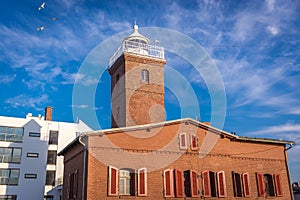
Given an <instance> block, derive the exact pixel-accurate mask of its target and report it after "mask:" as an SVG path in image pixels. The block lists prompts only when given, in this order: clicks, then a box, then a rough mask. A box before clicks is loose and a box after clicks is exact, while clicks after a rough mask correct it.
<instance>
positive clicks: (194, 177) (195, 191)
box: [190, 170, 199, 197]
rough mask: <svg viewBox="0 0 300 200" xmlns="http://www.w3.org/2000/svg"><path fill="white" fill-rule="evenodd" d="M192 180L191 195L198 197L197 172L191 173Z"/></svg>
mask: <svg viewBox="0 0 300 200" xmlns="http://www.w3.org/2000/svg"><path fill="white" fill-rule="evenodd" d="M190 180H191V184H190V185H191V195H192V197H198V196H199V194H198V175H197V172H196V171H193V170H191V171H190Z"/></svg>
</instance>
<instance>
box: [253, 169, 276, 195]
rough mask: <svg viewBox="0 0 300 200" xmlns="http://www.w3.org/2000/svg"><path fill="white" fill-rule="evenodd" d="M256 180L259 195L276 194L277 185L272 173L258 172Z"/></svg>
mask: <svg viewBox="0 0 300 200" xmlns="http://www.w3.org/2000/svg"><path fill="white" fill-rule="evenodd" d="M256 182H257V188H258V196H275V187H274V182H273V177H272V175H271V174H260V173H256ZM275 184H276V183H275Z"/></svg>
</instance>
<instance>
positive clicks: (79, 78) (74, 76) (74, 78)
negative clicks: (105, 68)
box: [61, 73, 99, 86]
mask: <svg viewBox="0 0 300 200" xmlns="http://www.w3.org/2000/svg"><path fill="white" fill-rule="evenodd" d="M62 76H63V78H64V79H65V80H64V81H62V82H61V84H75V83H76V84H78V83H79V84H82V85H84V86H91V85H95V84H98V83H99V80H98V79H97V78H95V77H92V76H89V75H85V74H80V73H70V74H69V73H62Z"/></svg>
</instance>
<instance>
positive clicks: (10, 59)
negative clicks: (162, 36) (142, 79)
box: [0, 0, 300, 181]
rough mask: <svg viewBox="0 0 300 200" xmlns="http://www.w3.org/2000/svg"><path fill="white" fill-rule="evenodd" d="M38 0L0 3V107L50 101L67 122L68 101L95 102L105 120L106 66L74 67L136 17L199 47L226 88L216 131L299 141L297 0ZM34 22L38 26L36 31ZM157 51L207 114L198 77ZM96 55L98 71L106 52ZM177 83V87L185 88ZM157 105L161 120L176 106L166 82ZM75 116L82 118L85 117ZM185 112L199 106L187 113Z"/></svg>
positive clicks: (206, 94)
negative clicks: (76, 92) (78, 89)
mask: <svg viewBox="0 0 300 200" xmlns="http://www.w3.org/2000/svg"><path fill="white" fill-rule="evenodd" d="M41 3H42V1H37V0H28V1H21V0H11V1H1V2H0V4H1V6H0V13H1V14H0V38H1V42H0V50H1V54H0V69H1V71H0V90H1V96H0V106H1V108H2V109H1V110H0V115H2V116H14V117H24V116H25V115H26V114H27V113H28V112H31V113H33V114H34V115H37V114H43V110H44V108H45V107H46V106H47V105H50V106H52V107H53V108H54V113H53V118H54V120H57V121H74V120H76V119H73V110H74V109H76V110H82V112H85V111H86V110H94V112H95V113H96V115H97V117H98V118H97V119H98V120H99V123H100V124H101V127H102V128H109V126H110V99H109V98H110V86H109V84H110V77H109V75H108V73H107V71H105V70H104V71H103V73H102V74H101V77H97V76H94V77H93V76H90V75H89V74H85V73H78V71H79V69H80V68H81V67H82V63H84V61H86V58H87V57H88V56H89V55H91V52H93V50H95V49H96V47H99V45H100V46H101V45H102V44H103V43H104V42H105V41H107V40H109V39H110V38H112V37H113V36H115V35H116V34H120V33H124V31H127V32H125V33H124V34H125V35H126V34H127V33H128V34H130V33H131V31H132V30H131V29H132V26H133V24H134V21H135V20H136V21H137V24H138V25H139V27H140V28H141V29H140V32H141V33H143V34H144V35H146V36H149V37H151V35H147V32H143V28H146V27H158V28H164V29H168V30H172V31H176V32H179V33H181V34H184V35H186V36H187V37H190V38H191V39H193V40H194V41H195V42H197V43H198V44H199V45H201V46H202V47H203V49H204V50H205V51H206V52H207V53H208V55H209V56H210V58H211V60H212V61H213V63H214V64H215V65H216V67H217V69H218V71H219V74H220V76H221V78H222V83H221V84H222V85H223V86H224V88H225V93H226V117H225V123H224V127H223V129H224V130H226V131H228V132H236V133H237V134H238V135H243V136H251V137H263V138H275V139H285V140H295V141H296V142H300V101H299V97H300V90H299V88H300V81H299V80H300V64H299V63H300V51H299V49H300V48H299V47H300V28H299V27H300V11H299V10H300V2H299V1H293V0H287V1H275V0H266V1H234V0H232V1H209V0H203V1H193V0H188V1H179V0H178V1H169V0H164V1H156V0H154V1H143V0H141V1H133V0H132V1H124V0H119V1H108V0H107V1H96V0H85V1H83V0H81V1H80V0H73V1H69V0H59V1H58V0H57V1H56V0H51V1H46V6H45V9H42V10H41V11H38V7H39V5H41ZM53 17H55V18H57V19H56V20H51V18H53ZM41 26H45V29H44V30H42V31H37V28H38V27H41ZM146 30H147V29H144V31H146ZM121 35H122V34H121ZM160 45H161V46H164V44H163V43H160ZM165 45H167V44H165ZM112 46H113V45H112ZM113 53H114V50H113V48H110V49H108V50H107V55H112V54H113ZM101 58H104V57H101V55H99V59H100V60H101ZM166 58H167V65H168V66H170V67H171V68H172V69H174V70H176V71H177V72H179V73H180V74H181V75H183V76H184V77H185V79H186V80H188V82H189V84H190V86H191V87H192V89H193V90H194V91H195V93H196V98H197V101H198V104H197V105H194V106H195V107H199V108H200V119H201V121H210V118H211V95H212V94H211V93H210V91H209V89H208V86H207V85H206V82H205V77H203V76H201V74H199V73H198V71H197V70H196V69H195V67H194V66H192V65H191V64H190V63H188V62H187V61H186V60H185V59H183V58H182V57H181V56H180V55H175V54H173V53H172V52H166ZM101 63H104V64H103V65H101V66H100V65H99V70H100V68H102V69H104V68H105V67H106V66H107V65H108V60H102V61H101ZM93 70H96V69H95V68H94V69H93ZM98 75H99V74H98ZM76 77H77V79H78V80H79V79H80V81H81V82H83V83H84V85H85V86H94V87H95V88H96V93H95V96H93V97H91V98H94V99H93V101H94V104H93V105H91V104H89V103H87V104H84V103H82V104H74V101H72V98H73V86H74V82H75V78H76ZM165 77H166V80H168V79H170V78H169V76H168V74H166V75H165ZM206 78H207V77H206ZM180 89H182V90H181V91H178V92H179V93H181V94H182V96H184V95H185V94H186V93H185V92H186V91H185V88H184V87H182V88H179V89H178V90H180ZM187 95H188V94H187ZM82 96H83V97H84V96H85V94H82ZM166 111H167V116H168V119H176V118H180V117H181V115H182V113H181V112H182V111H181V112H180V108H179V104H178V99H177V96H176V94H174V93H173V92H172V91H171V90H169V89H168V88H166ZM79 113H80V112H79ZM78 117H79V118H80V119H82V120H83V121H86V122H87V123H88V124H89V119H88V117H86V116H84V115H83V116H78ZM189 117H191V118H194V119H197V118H198V117H199V114H197V113H195V112H190V116H189ZM89 125H90V126H91V127H94V128H95V127H96V126H95V125H94V124H89ZM96 128H97V127H96ZM299 153H300V146H299V145H295V146H294V147H293V149H291V150H289V159H290V170H291V175H292V180H293V181H296V180H297V181H299V180H300V173H299V171H300V159H299Z"/></svg>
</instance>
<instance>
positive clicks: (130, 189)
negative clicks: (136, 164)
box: [119, 169, 135, 196]
mask: <svg viewBox="0 0 300 200" xmlns="http://www.w3.org/2000/svg"><path fill="white" fill-rule="evenodd" d="M134 175H135V173H134V171H133V170H132V169H120V170H119V194H120V195H131V196H135V190H134V186H135V176H134Z"/></svg>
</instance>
